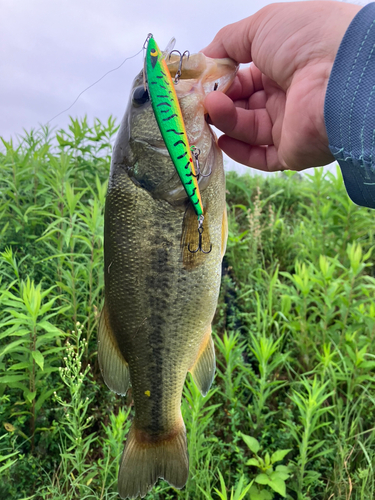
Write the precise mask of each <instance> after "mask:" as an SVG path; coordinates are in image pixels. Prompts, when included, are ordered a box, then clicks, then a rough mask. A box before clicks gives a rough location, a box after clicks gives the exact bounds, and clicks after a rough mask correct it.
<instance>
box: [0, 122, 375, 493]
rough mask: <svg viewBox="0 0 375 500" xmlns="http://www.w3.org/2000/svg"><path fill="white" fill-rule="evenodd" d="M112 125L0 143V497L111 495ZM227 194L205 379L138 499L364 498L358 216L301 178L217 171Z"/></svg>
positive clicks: (326, 182) (368, 338) (366, 303)
mask: <svg viewBox="0 0 375 500" xmlns="http://www.w3.org/2000/svg"><path fill="white" fill-rule="evenodd" d="M116 129H117V128H116V126H115V123H114V121H113V120H112V119H109V121H108V123H107V124H103V123H100V122H99V121H96V122H95V124H94V125H93V126H92V127H90V126H89V125H88V124H87V122H86V120H72V121H71V125H70V127H69V130H68V131H59V132H58V133H57V134H55V135H53V134H51V133H50V131H49V130H48V129H44V130H42V131H40V132H37V133H36V132H32V133H30V134H27V135H26V136H25V137H24V138H23V139H22V140H21V141H20V143H18V144H13V143H7V142H5V141H3V145H4V147H3V153H0V168H1V176H0V252H1V255H0V498H6V499H12V500H13V499H14V500H19V499H27V498H33V499H35V500H41V499H43V500H44V499H46V500H47V499H51V500H52V499H53V500H70V499H71V500H76V499H77V500H78V499H87V500H94V499H95V500H97V499H99V500H104V499H114V498H117V492H116V481H117V473H118V467H119V458H120V456H121V453H122V449H123V441H124V439H125V437H126V433H127V432H128V430H129V426H130V421H131V418H132V408H131V406H128V405H129V403H131V393H129V395H128V396H127V398H121V397H119V396H116V395H114V394H112V393H111V392H110V391H109V390H108V389H107V388H106V387H105V386H104V384H103V381H102V379H101V376H100V370H99V368H98V363H97V356H96V329H97V321H98V315H99V311H100V308H101V305H102V301H103V270H102V268H103V256H102V247H103V207H104V202H105V193H106V186H107V179H108V171H109V162H110V154H111V144H112V142H113V137H114V134H115V132H116ZM56 140H57V143H58V145H57V146H54V143H55V141H56ZM227 190H228V195H227V200H228V213H229V223H230V224H229V226H230V227H229V240H228V248H227V254H226V257H225V262H224V266H223V269H224V272H223V284H222V290H221V295H220V302H219V306H218V310H217V314H216V317H215V321H214V335H215V345H216V352H217V373H216V378H215V382H214V385H213V387H212V389H211V391H210V392H209V394H208V395H207V397H206V398H203V397H202V396H201V395H200V393H199V391H198V390H197V388H196V387H195V385H194V383H193V382H192V380H191V378H190V376H189V377H188V380H187V383H186V386H185V391H184V395H183V401H182V409H183V414H184V419H185V423H186V427H187V432H188V443H189V456H190V478H189V481H188V484H187V486H186V488H185V489H183V490H182V491H177V490H175V489H173V488H171V487H169V486H168V485H167V484H166V483H165V482H162V481H160V482H159V483H158V484H157V486H156V487H155V488H154V490H153V491H152V493H150V494H149V495H148V496H147V498H148V499H149V500H151V499H154V500H172V499H176V498H178V499H184V500H188V499H191V500H193V499H194V500H207V499H208V500H211V499H214V500H216V499H218V500H219V499H222V500H223V499H228V500H229V499H231V500H240V499H249V500H272V499H274V500H278V499H282V498H289V499H295V500H307V499H322V500H329V499H333V498H334V499H335V500H344V499H345V500H349V499H350V500H357V499H358V500H359V499H363V500H367V499H369V500H370V499H373V498H374V495H375V491H374V490H375V488H374V484H375V483H374V479H375V475H374V463H375V427H374V421H375V301H374V294H375V279H374V269H375V268H374V257H373V256H372V250H373V244H374V242H373V240H374V224H373V218H374V214H373V212H372V211H371V210H368V209H366V208H359V207H357V206H355V205H354V204H353V203H352V202H351V201H350V200H349V198H348V197H347V195H346V192H345V189H344V186H343V182H342V178H341V175H340V174H339V173H338V175H337V176H334V175H332V174H329V173H328V174H324V173H323V172H322V170H319V169H316V170H315V172H314V175H312V176H303V177H301V176H300V175H299V174H293V173H283V174H280V175H275V176H273V177H272V178H263V177H257V176H255V177H251V176H243V177H239V176H237V175H236V174H234V173H231V174H230V175H228V177H227Z"/></svg>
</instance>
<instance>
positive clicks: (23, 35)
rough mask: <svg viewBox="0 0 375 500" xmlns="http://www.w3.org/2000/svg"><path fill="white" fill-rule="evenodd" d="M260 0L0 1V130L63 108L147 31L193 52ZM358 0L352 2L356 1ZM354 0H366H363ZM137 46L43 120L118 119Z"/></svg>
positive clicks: (9, 132)
mask: <svg viewBox="0 0 375 500" xmlns="http://www.w3.org/2000/svg"><path fill="white" fill-rule="evenodd" d="M269 3H271V2H270V1H266V0H187V1H185V2H181V1H172V0H153V1H150V0H141V1H137V0H0V12H1V20H0V47H1V52H2V54H1V58H0V90H1V91H0V110H1V112H0V136H3V137H4V138H5V139H6V140H8V139H9V138H10V137H13V138H14V139H16V136H17V134H22V132H23V129H26V130H28V131H29V130H30V129H31V128H38V126H39V124H46V123H47V121H48V120H50V119H51V118H52V117H53V116H55V115H56V114H57V113H59V112H60V111H62V110H64V109H65V108H67V107H68V106H70V105H71V103H72V102H73V101H74V100H75V98H76V97H77V95H78V94H79V93H80V92H81V91H82V90H83V89H84V88H85V87H87V86H89V85H91V84H92V83H93V82H95V81H96V80H97V79H99V78H100V77H101V76H102V75H103V74H104V73H106V72H107V71H109V70H111V69H113V68H115V67H117V66H118V65H119V64H121V62H122V61H123V60H124V59H125V58H126V57H129V56H133V55H134V54H136V53H137V52H138V51H139V50H140V49H141V48H142V45H143V43H144V41H145V39H146V36H147V34H148V33H150V32H151V33H153V35H154V37H155V39H156V40H157V42H158V44H159V46H160V47H161V48H165V46H166V45H167V44H168V42H169V40H170V39H171V38H172V37H175V38H176V39H177V43H176V48H178V49H179V50H181V51H184V50H186V49H188V50H189V51H190V52H191V53H194V52H198V51H199V50H200V49H202V48H203V47H205V46H206V45H207V44H208V43H209V42H210V41H211V40H212V38H213V37H214V36H215V34H216V33H217V31H218V30H219V29H220V28H221V27H223V26H225V25H226V24H229V23H232V22H235V21H238V20H240V19H243V18H244V17H247V16H249V15H251V14H253V13H254V12H256V11H257V10H259V9H260V8H261V7H263V6H264V5H267V4H269ZM357 3H359V2H357ZM360 3H362V4H365V3H367V2H366V0H363V1H361V2H360ZM142 64H143V62H142V52H141V53H140V54H139V55H138V56H136V57H135V58H133V59H131V60H129V61H127V62H125V63H124V65H123V66H122V67H121V68H120V69H119V70H118V71H115V72H113V73H111V74H109V75H108V76H106V77H105V78H104V79H103V80H102V81H101V82H99V83H98V84H97V85H95V86H94V87H92V88H90V89H89V90H88V91H87V92H85V93H84V94H83V95H82V96H81V97H80V99H79V100H78V102H77V103H76V104H75V105H74V106H73V107H72V108H71V109H70V110H69V111H68V112H66V113H64V114H63V115H60V116H59V117H58V118H56V119H55V120H53V121H52V122H51V126H54V127H57V128H60V127H65V126H66V124H67V123H68V121H69V115H71V116H73V117H83V116H84V115H85V114H86V115H87V117H88V119H89V123H92V120H93V119H94V118H95V117H98V118H100V119H101V120H106V119H107V118H108V116H109V115H111V114H112V115H113V116H115V117H117V118H118V119H119V120H120V119H121V117H122V115H123V113H124V111H125V107H126V104H127V100H128V95H129V91H130V86H131V84H132V81H133V78H134V77H135V75H136V74H137V73H138V71H139V70H140V69H141V67H142Z"/></svg>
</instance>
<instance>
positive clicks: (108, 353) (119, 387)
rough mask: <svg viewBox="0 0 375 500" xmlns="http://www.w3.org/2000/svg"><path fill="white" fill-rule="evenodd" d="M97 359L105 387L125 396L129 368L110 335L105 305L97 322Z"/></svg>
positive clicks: (111, 334) (128, 379) (128, 380)
mask: <svg viewBox="0 0 375 500" xmlns="http://www.w3.org/2000/svg"><path fill="white" fill-rule="evenodd" d="M98 359H99V366H100V371H101V372H102V376H103V379H104V382H105V383H106V385H107V386H108V387H109V388H110V389H111V391H113V392H116V393H117V394H122V395H125V394H126V391H127V390H128V387H129V382H130V374H129V367H128V364H127V362H126V361H125V359H124V357H123V355H122V354H121V352H120V349H119V348H118V345H117V342H116V339H115V337H114V335H113V333H112V330H111V327H110V324H109V321H108V313H107V310H106V306H105V304H104V308H103V311H102V314H101V315H100V321H99V335H98Z"/></svg>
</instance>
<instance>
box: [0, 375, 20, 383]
mask: <svg viewBox="0 0 375 500" xmlns="http://www.w3.org/2000/svg"><path fill="white" fill-rule="evenodd" d="M24 379H25V376H24V375H4V376H3V377H0V384H12V383H13V382H19V381H20V380H24Z"/></svg>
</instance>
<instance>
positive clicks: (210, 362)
mask: <svg viewBox="0 0 375 500" xmlns="http://www.w3.org/2000/svg"><path fill="white" fill-rule="evenodd" d="M215 366H216V364H215V347H214V343H213V340H212V335H211V326H210V328H209V331H208V333H207V335H206V336H205V338H204V340H203V342H202V345H201V348H200V350H199V354H198V357H197V359H196V361H195V363H194V365H193V366H192V368H191V369H190V370H189V371H190V373H191V374H192V376H193V379H194V382H195V383H196V385H197V387H198V389H199V390H200V392H201V394H202V396H205V395H206V394H207V392H208V391H209V389H210V387H211V384H212V381H213V379H214V376H215Z"/></svg>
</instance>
